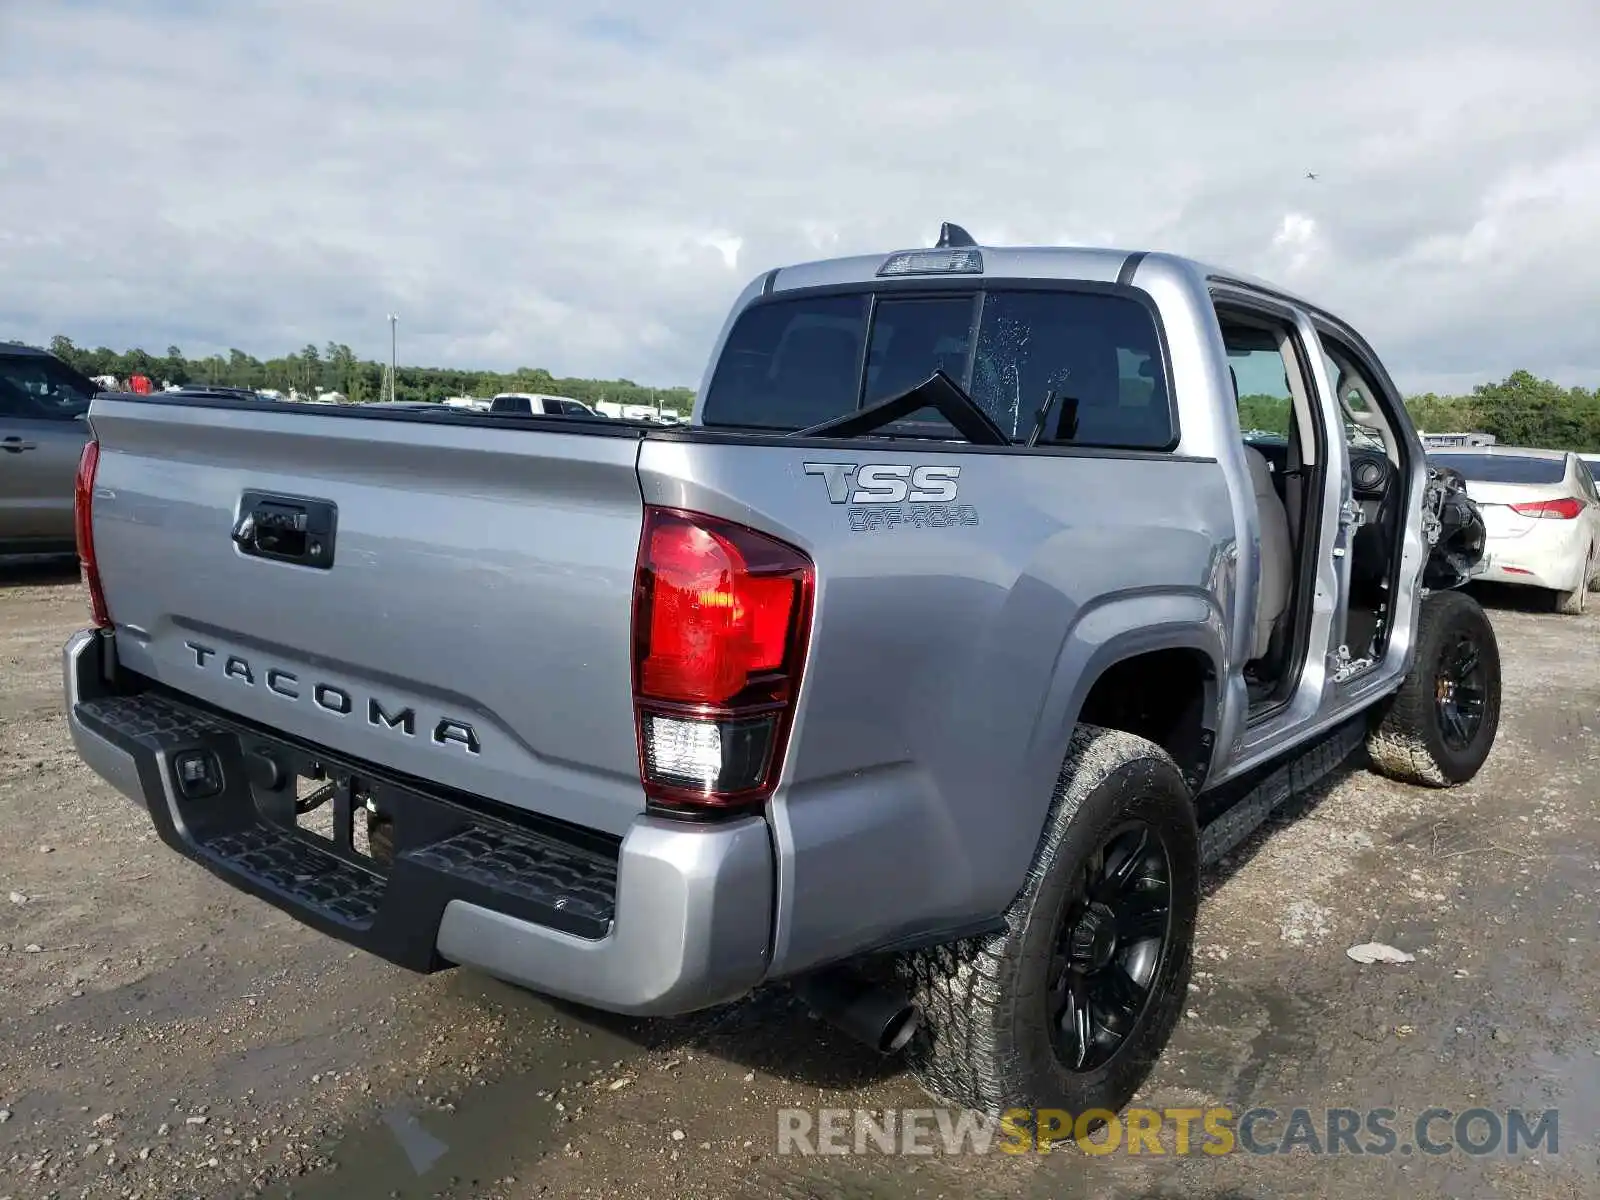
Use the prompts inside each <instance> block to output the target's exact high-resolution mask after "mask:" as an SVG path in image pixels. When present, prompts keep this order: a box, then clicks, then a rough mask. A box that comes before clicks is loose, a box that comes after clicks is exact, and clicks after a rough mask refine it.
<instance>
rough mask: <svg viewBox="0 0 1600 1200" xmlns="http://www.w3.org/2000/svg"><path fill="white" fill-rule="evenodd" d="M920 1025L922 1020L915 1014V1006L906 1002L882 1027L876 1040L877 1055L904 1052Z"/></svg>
mask: <svg viewBox="0 0 1600 1200" xmlns="http://www.w3.org/2000/svg"><path fill="white" fill-rule="evenodd" d="M921 1023H922V1018H921V1015H920V1014H919V1013H918V1012H917V1007H916V1005H914V1004H912V1003H911V1002H910V1001H909V1000H908V1001H907V1002H906V1003H905V1004H903V1005H901V1006H900V1008H899V1009H898V1010H897V1011H896V1012H895V1014H894V1015H893V1016H892V1017H890V1018H889V1020H888V1022H887V1023H886V1024H885V1025H884V1027H883V1033H882V1035H881V1036H880V1037H879V1038H878V1053H879V1054H885V1055H887V1054H898V1053H899V1052H900V1051H902V1050H904V1049H905V1048H906V1045H907V1043H909V1042H910V1041H911V1038H912V1035H913V1034H915V1033H916V1032H917V1026H918V1025H920V1024H921Z"/></svg>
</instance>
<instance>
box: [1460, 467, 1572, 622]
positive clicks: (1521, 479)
mask: <svg viewBox="0 0 1600 1200" xmlns="http://www.w3.org/2000/svg"><path fill="white" fill-rule="evenodd" d="M1428 457H1429V458H1430V459H1431V460H1432V461H1433V462H1436V463H1438V464H1439V465H1440V466H1443V467H1451V468H1453V469H1455V470H1457V471H1459V472H1461V474H1462V475H1463V476H1465V478H1466V481H1467V495H1469V496H1471V497H1472V498H1473V499H1474V500H1476V501H1477V503H1478V507H1479V509H1481V510H1482V512H1483V525H1484V530H1485V532H1486V533H1487V534H1488V543H1487V545H1486V546H1485V548H1484V568H1483V573H1482V575H1481V576H1480V578H1482V579H1486V580H1491V581H1493V582H1496V583H1514V584H1521V585H1523V586H1527V587H1537V588H1545V589H1546V590H1548V591H1549V592H1550V593H1551V594H1552V600H1553V603H1554V606H1555V609H1556V611H1557V612H1562V613H1569V614H1576V613H1581V612H1582V611H1583V610H1584V604H1585V601H1586V597H1587V594H1588V592H1589V590H1590V588H1592V587H1593V586H1594V584H1595V582H1596V580H1597V579H1600V491H1597V490H1596V488H1595V481H1594V476H1593V475H1592V474H1591V473H1590V470H1589V466H1588V464H1587V463H1585V462H1584V461H1583V459H1582V458H1580V457H1579V456H1578V455H1576V454H1573V453H1572V452H1570V451H1567V450H1525V449H1522V448H1519V447H1516V446H1476V447H1474V448H1472V449H1471V450H1436V451H1434V452H1433V453H1432V454H1430V455H1429V456H1428Z"/></svg>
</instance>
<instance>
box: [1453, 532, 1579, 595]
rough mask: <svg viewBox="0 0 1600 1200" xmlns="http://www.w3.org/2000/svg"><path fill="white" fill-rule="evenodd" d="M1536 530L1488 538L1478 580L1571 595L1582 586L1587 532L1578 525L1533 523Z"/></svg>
mask: <svg viewBox="0 0 1600 1200" xmlns="http://www.w3.org/2000/svg"><path fill="white" fill-rule="evenodd" d="M1533 524H1534V525H1535V526H1543V527H1546V528H1536V529H1533V530H1530V531H1529V532H1527V533H1524V534H1521V535H1520V536H1517V537H1494V536H1491V537H1489V538H1488V539H1487V540H1486V541H1485V543H1484V554H1485V556H1486V558H1487V560H1488V562H1487V565H1486V566H1485V567H1484V569H1483V572H1482V574H1481V576H1480V578H1481V579H1483V580H1486V581H1488V582H1491V583H1513V584H1521V585H1523V586H1525V587H1538V588H1549V589H1551V590H1553V591H1558V592H1570V591H1573V590H1575V589H1577V588H1580V587H1583V586H1585V584H1587V582H1588V580H1587V579H1585V578H1584V574H1585V567H1586V566H1587V558H1588V552H1589V546H1588V539H1587V536H1586V531H1585V530H1584V529H1583V528H1582V527H1581V525H1580V523H1579V522H1577V521H1535V522H1533Z"/></svg>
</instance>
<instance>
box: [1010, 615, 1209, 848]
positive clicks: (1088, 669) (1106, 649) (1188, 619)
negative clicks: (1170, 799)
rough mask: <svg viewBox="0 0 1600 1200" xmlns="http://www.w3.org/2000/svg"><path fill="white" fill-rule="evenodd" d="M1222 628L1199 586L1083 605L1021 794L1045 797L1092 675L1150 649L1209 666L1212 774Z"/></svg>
mask: <svg viewBox="0 0 1600 1200" xmlns="http://www.w3.org/2000/svg"><path fill="white" fill-rule="evenodd" d="M1226 628H1227V622H1226V617H1225V615H1224V613H1223V611H1222V608H1221V606H1220V605H1219V603H1218V601H1217V598H1216V597H1215V596H1214V595H1213V594H1212V593H1210V592H1208V591H1206V590H1204V589H1201V588H1171V589H1147V590H1141V591H1138V592H1134V593H1121V594H1117V595H1113V596H1108V597H1106V598H1104V599H1102V600H1099V601H1096V602H1094V603H1092V604H1089V605H1085V606H1084V608H1083V609H1081V610H1080V611H1079V613H1078V617H1077V619H1076V620H1075V621H1074V622H1073V624H1072V626H1071V628H1070V629H1068V631H1067V633H1066V636H1065V637H1063V639H1062V641H1061V645H1060V646H1059V647H1058V649H1057V651H1056V660H1055V667H1054V670H1053V671H1052V673H1051V681H1050V688H1049V691H1048V692H1047V693H1046V698H1045V703H1044V705H1043V706H1042V709H1041V712H1040V719H1039V722H1038V724H1037V725H1035V727H1034V736H1033V740H1032V742H1031V744H1030V746H1029V755H1028V757H1029V780H1028V787H1029V794H1030V795H1038V796H1044V797H1049V796H1050V795H1052V794H1053V790H1054V784H1055V779H1056V776H1057V774H1058V773H1059V772H1060V770H1061V762H1062V756H1063V754H1064V753H1065V751H1066V746H1067V743H1068V742H1069V741H1070V739H1071V737H1072V731H1073V729H1074V727H1075V726H1076V725H1077V722H1078V714H1079V713H1080V712H1081V711H1082V710H1083V704H1084V701H1085V700H1086V699H1087V698H1088V695H1089V692H1090V690H1091V689H1092V688H1093V687H1094V685H1095V683H1096V682H1097V681H1098V680H1099V678H1100V677H1101V676H1102V675H1103V674H1104V673H1105V672H1106V671H1107V670H1108V669H1109V668H1111V667H1112V666H1115V665H1116V664H1117V663H1119V662H1123V661H1124V660H1126V659H1130V658H1134V657H1137V656H1138V655H1141V654H1148V653H1150V652H1152V651H1157V650H1194V651H1197V652H1199V653H1200V654H1202V655H1204V656H1205V658H1206V660H1207V661H1208V662H1209V663H1210V664H1211V678H1210V680H1209V681H1208V683H1207V686H1206V695H1205V699H1204V706H1205V707H1204V711H1203V714H1202V720H1203V722H1204V725H1205V727H1206V728H1207V729H1210V730H1211V731H1212V732H1213V733H1214V735H1215V738H1214V742H1213V747H1212V751H1211V761H1210V763H1209V764H1208V765H1209V768H1210V769H1211V770H1212V771H1215V769H1216V767H1217V765H1218V761H1219V759H1220V757H1221V756H1222V754H1223V753H1224V747H1226V746H1228V745H1229V744H1230V743H1231V741H1232V738H1233V735H1234V732H1235V731H1234V730H1233V729H1231V728H1230V727H1229V726H1230V722H1229V720H1228V719H1227V718H1228V715H1229V714H1228V707H1229V706H1228V704H1227V703H1226V701H1227V698H1228V690H1229V689H1228V687H1227V680H1228V670H1227V662H1228V638H1227V633H1226ZM1043 816H1044V814H1043V811H1041V812H1040V826H1041V828H1042V827H1043Z"/></svg>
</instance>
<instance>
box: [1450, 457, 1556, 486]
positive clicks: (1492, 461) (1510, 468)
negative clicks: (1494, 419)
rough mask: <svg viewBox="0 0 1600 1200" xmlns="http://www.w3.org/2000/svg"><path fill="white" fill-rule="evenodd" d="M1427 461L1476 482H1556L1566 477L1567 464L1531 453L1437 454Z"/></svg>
mask: <svg viewBox="0 0 1600 1200" xmlns="http://www.w3.org/2000/svg"><path fill="white" fill-rule="evenodd" d="M1428 459H1429V461H1430V462H1434V463H1437V464H1438V465H1439V466H1441V467H1449V468H1450V469H1451V470H1454V471H1459V472H1461V474H1462V475H1463V476H1464V477H1465V478H1467V479H1469V480H1472V481H1473V482H1476V483H1560V482H1562V481H1563V480H1564V479H1566V477H1567V463H1566V460H1565V459H1561V458H1539V457H1535V456H1534V455H1531V454H1439V453H1434V454H1430V455H1429V456H1428Z"/></svg>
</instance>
